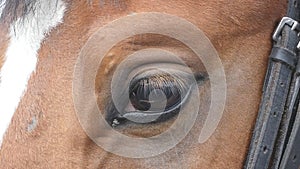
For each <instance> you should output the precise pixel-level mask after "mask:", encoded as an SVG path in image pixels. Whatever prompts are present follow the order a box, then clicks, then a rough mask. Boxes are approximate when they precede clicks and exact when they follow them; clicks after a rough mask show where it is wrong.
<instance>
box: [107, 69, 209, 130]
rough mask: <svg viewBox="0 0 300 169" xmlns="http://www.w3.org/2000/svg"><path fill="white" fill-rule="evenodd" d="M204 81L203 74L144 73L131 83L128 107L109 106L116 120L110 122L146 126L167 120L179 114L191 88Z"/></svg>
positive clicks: (178, 72) (152, 71)
mask: <svg viewBox="0 0 300 169" xmlns="http://www.w3.org/2000/svg"><path fill="white" fill-rule="evenodd" d="M204 80H206V76H205V75H204V74H201V73H200V74H190V73H186V72H182V71H177V70H172V71H170V70H168V71H163V70H157V69H150V70H145V71H142V72H140V73H138V74H137V75H136V76H134V77H133V78H132V80H131V81H130V83H129V86H128V87H129V100H128V105H127V106H126V107H125V108H124V110H123V111H122V112H118V111H116V110H115V108H114V106H110V107H113V109H111V110H110V111H111V113H112V112H114V113H113V116H115V118H109V119H110V121H108V122H109V123H110V124H111V125H112V126H114V127H115V126H117V125H119V124H120V122H126V121H131V122H134V123H137V124H143V123H153V122H162V121H165V120H168V119H170V118H172V117H174V116H175V115H177V114H178V112H179V110H180V109H181V107H182V106H184V103H185V102H186V101H187V100H188V98H189V94H190V92H191V90H192V88H193V87H194V86H197V83H199V82H201V81H204ZM116 112H117V113H116ZM109 114H110V113H109ZM111 115H112V114H111ZM110 117H111V116H110Z"/></svg>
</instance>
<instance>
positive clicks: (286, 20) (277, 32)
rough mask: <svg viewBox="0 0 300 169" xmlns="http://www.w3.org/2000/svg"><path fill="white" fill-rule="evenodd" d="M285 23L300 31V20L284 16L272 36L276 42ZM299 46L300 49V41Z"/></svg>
mask: <svg viewBox="0 0 300 169" xmlns="http://www.w3.org/2000/svg"><path fill="white" fill-rule="evenodd" d="M285 25H288V26H290V27H291V30H292V31H297V32H300V24H299V22H297V21H295V20H294V19H292V18H290V17H283V18H282V19H281V21H280V23H279V25H278V26H277V28H276V30H275V32H274V34H273V37H272V38H273V40H274V41H275V42H277V41H278V39H279V37H280V35H281V31H282V29H283V27H284V26H285ZM298 36H299V33H298ZM297 48H298V49H300V42H299V43H298V45H297Z"/></svg>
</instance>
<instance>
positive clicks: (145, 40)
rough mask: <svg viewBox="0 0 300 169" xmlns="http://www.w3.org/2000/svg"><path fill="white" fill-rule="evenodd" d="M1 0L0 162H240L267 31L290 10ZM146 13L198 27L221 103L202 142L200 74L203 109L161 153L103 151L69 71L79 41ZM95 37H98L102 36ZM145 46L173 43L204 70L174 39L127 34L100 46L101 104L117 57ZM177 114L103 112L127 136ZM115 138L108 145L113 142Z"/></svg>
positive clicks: (227, 0)
mask: <svg viewBox="0 0 300 169" xmlns="http://www.w3.org/2000/svg"><path fill="white" fill-rule="evenodd" d="M0 4H1V6H0V14H1V29H0V34H1V39H0V44H1V45H0V68H1V69H0V70H1V71H0V72H1V74H0V77H1V83H0V102H1V104H0V113H1V120H0V121H1V123H2V124H1V132H0V134H1V137H2V135H3V140H2V144H1V149H0V157H1V158H0V168H24V167H26V168H242V167H243V164H244V161H245V158H246V155H247V152H248V148H249V144H250V140H251V135H252V131H253V128H254V124H255V120H256V116H257V111H258V109H259V103H260V98H261V90H262V85H263V81H264V75H265V72H266V68H267V60H268V56H269V53H270V50H271V43H272V42H271V34H272V33H273V30H274V27H275V25H276V23H277V22H278V21H279V19H280V18H281V17H282V16H284V15H285V13H286V8H287V4H286V1H270V0H267V1H259V0H251V1H246V0H237V1H235V0H211V1H202V0H197V1H191V0H186V1H180V0H172V1H160V0H151V1H145V0H140V1H134V2H133V1H130V0H118V1H117V0H115V1H108V0H107V1H106V0H100V1H93V0H90V1H84V0H73V1H63V0H56V1H41V0H36V1H21V0H16V1H1V3H0ZM151 12H155V13H159V14H161V13H162V14H163V15H158V16H165V15H168V16H169V15H171V16H176V17H178V18H183V20H185V21H187V22H189V23H191V24H192V25H194V26H195V27H197V28H199V29H201V30H202V31H203V32H204V34H205V35H206V37H207V39H209V41H210V42H211V44H212V45H213V46H214V48H215V50H216V51H217V53H218V57H219V59H220V61H221V63H222V66H223V67H224V72H225V76H226V85H227V87H226V102H225V107H224V111H223V115H222V118H221V119H220V121H219V123H218V125H217V127H216V129H215V130H214V132H213V134H212V135H211V136H210V137H209V138H208V140H206V141H204V142H203V143H199V142H198V137H199V133H200V131H201V128H202V127H203V125H204V121H205V117H207V116H208V115H207V111H208V110H209V107H210V101H211V99H212V98H210V95H209V93H210V89H211V84H210V83H209V81H210V80H211V79H210V78H209V77H208V78H206V76H205V73H203V74H201V78H200V80H201V83H200V84H201V85H198V90H199V92H200V94H199V97H200V102H201V105H200V108H199V112H200V113H201V115H198V116H196V118H195V123H194V125H193V127H192V128H191V130H190V131H189V132H188V133H187V135H186V136H185V137H184V138H183V139H182V140H180V142H179V143H178V144H176V145H174V147H172V148H170V149H169V150H167V151H165V152H163V153H160V154H157V155H155V156H149V157H145V158H130V157H126V156H122V155H118V154H115V153H112V152H109V151H106V150H105V148H103V147H101V146H99V145H98V144H96V143H95V141H94V140H93V139H91V138H90V137H89V136H90V135H89V134H87V132H86V130H85V129H84V128H83V127H82V124H81V122H80V119H79V120H78V115H77V113H78V112H77V108H76V105H75V102H76V99H74V93H73V92H74V77H75V76H76V75H77V74H76V73H78V72H80V71H75V72H76V73H74V70H77V67H78V65H79V66H80V64H81V62H82V60H78V57H79V56H81V52H82V49H83V48H84V47H85V44H86V43H87V42H88V41H89V40H90V37H92V36H93V35H94V33H95V32H97V30H98V29H99V28H100V29H101V28H103V27H105V25H109V24H110V23H111V22H113V21H118V20H120V18H123V17H126V16H129V17H130V16H140V15H139V14H140V13H151ZM161 19H162V20H164V18H163V17H162V18H161ZM159 20H160V18H159V17H158V18H156V20H155V21H159ZM179 20H180V19H179ZM164 21H165V20H164ZM176 21H177V20H176ZM114 23H115V22H114ZM120 23H122V24H120V25H121V26H119V27H118V29H117V31H121V30H123V29H124V30H126V29H128V27H125V26H124V25H128V24H126V23H128V22H120ZM180 23H181V22H179V21H178V24H180ZM130 24H132V25H134V24H136V25H139V22H137V23H134V22H132V23H130ZM162 24H163V23H162ZM122 25H123V27H122ZM129 26H130V25H129ZM157 26H159V25H157ZM148 27H151V25H148ZM174 28H176V25H174ZM182 29H183V32H185V31H184V30H185V29H188V28H182ZM186 32H188V31H186ZM115 36H116V37H118V36H119V35H118V32H117V33H116V35H115ZM195 36H196V34H195ZM98 40H99V39H98ZM102 40H103V39H102ZM103 41H104V40H103ZM96 42H97V41H96ZM96 42H95V43H96ZM98 42H99V44H100V43H102V44H103V42H101V38H100V40H99V41H98ZM94 45H96V46H97V45H98V44H97V43H96V44H94ZM104 45H105V43H104ZM100 47H101V45H100ZM147 48H160V49H164V50H165V51H171V52H173V53H176V54H178V56H179V57H180V58H182V59H183V60H184V61H185V63H186V64H187V65H188V67H191V69H192V70H193V71H199V72H205V70H206V68H205V65H204V64H203V63H202V61H201V60H199V59H197V58H196V57H195V56H194V55H195V53H194V52H193V51H191V50H190V49H189V48H188V47H187V46H186V45H185V44H183V43H181V42H180V41H178V40H176V39H174V38H169V37H166V36H164V35H159V34H154V33H148V34H147V33H145V34H142V35H134V36H131V37H128V38H125V39H123V40H122V41H121V42H118V44H116V45H115V46H114V47H113V48H112V49H110V50H109V52H108V53H106V54H105V56H104V58H103V60H102V62H101V65H100V66H99V70H97V72H96V80H95V84H93V85H95V86H96V87H95V90H94V93H96V94H95V95H96V98H97V101H96V102H97V104H98V107H99V109H101V110H104V112H105V110H107V109H108V110H111V109H112V108H110V107H108V108H107V105H111V104H110V103H109V101H108V100H111V99H110V97H111V96H110V93H109V88H110V82H111V81H112V79H113V77H112V76H113V72H114V71H115V70H116V69H117V67H118V65H120V64H121V63H122V61H124V59H126V57H127V56H128V55H133V54H134V52H136V51H139V50H146V49H147ZM87 52H88V50H87ZM91 53H93V52H91ZM89 64H92V65H89V66H93V64H94V62H93V61H91V62H89ZM95 64H96V63H95ZM129 65H130V62H129ZM129 65H127V66H129ZM94 66H97V65H94ZM178 69H179V68H178ZM78 70H79V69H78ZM79 74H80V73H79ZM153 78H154V79H155V76H153ZM157 78H158V79H159V78H161V77H157ZM170 78H171V77H170ZM171 79H172V78H171ZM119 83H122V84H123V82H119ZM178 83H179V82H178ZM124 84H125V82H124ZM85 101H86V102H89V100H88V99H87V100H85ZM82 104H89V103H82ZM137 105H139V104H138V103H137ZM135 106H136V105H135ZM212 106H213V105H212ZM181 107H184V105H182V106H181ZM130 108H131V109H132V107H130ZM135 108H136V107H135ZM199 112H198V113H199ZM175 117H176V116H175ZM175 117H173V116H172V117H165V118H163V119H161V120H159V121H157V122H154V123H149V124H148V123H145V124H143V123H141V124H138V125H137V124H127V123H125V124H123V123H122V121H115V119H113V118H109V117H107V119H106V120H108V121H109V120H110V121H112V124H114V125H116V126H115V127H113V128H115V130H118V132H121V133H123V134H125V135H127V136H132V137H142V138H147V137H151V136H155V135H157V134H160V133H162V132H163V131H165V130H166V129H167V128H169V127H170V126H171V125H172V124H173V123H175V120H176V118H175ZM95 130H96V129H95ZM97 132H98V131H97ZM99 132H100V133H99ZM99 132H98V133H97V134H98V135H101V134H102V133H101V130H100V131H99ZM102 135H105V133H104V134H102ZM103 137H104V136H103ZM108 142H110V141H108ZM111 143H112V144H113V145H114V143H113V142H111ZM118 144H120V143H118ZM118 144H116V145H114V146H115V147H117V148H118ZM161 144H162V145H163V142H162V143H161ZM145 148H147V147H145ZM158 149H160V147H158ZM129 153H130V152H129Z"/></svg>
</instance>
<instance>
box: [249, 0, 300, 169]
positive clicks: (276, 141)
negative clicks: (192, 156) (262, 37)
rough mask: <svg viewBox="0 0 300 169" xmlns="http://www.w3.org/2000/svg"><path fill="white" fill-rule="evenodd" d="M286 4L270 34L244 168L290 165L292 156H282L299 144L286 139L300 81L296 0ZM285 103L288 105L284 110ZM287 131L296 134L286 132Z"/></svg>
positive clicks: (297, 101) (297, 2) (298, 14)
mask: <svg viewBox="0 0 300 169" xmlns="http://www.w3.org/2000/svg"><path fill="white" fill-rule="evenodd" d="M288 6H289V9H288V14H287V16H288V17H285V18H283V20H282V22H281V23H280V25H279V26H278V29H277V30H276V31H275V33H274V36H273V39H274V45H273V49H272V52H271V54H270V59H269V64H268V70H267V74H266V77H265V83H264V87H263V95H262V101H261V105H260V109H259V113H258V117H257V121H256V125H255V128H254V131H253V136H252V140H251V144H250V147H249V153H248V156H247V159H246V162H245V165H244V168H245V169H269V168H274V169H277V168H279V166H280V165H282V167H287V166H288V167H290V166H293V165H291V164H290V162H293V159H292V160H289V161H282V160H285V159H290V157H291V156H293V155H292V154H291V153H289V152H292V151H290V150H291V149H293V148H294V147H295V145H299V144H300V142H299V140H298V141H297V140H296V141H293V142H292V141H290V138H291V137H292V136H297V133H298V130H295V129H294V127H295V125H294V123H293V122H294V121H295V120H293V114H296V113H295V112H296V109H295V105H298V103H299V97H298V93H299V92H298V91H299V90H297V89H298V88H299V87H298V86H297V85H298V84H300V78H299V76H298V74H297V73H295V72H296V69H297V68H298V67H297V68H296V65H297V62H298V58H299V57H298V49H297V45H298V43H299V37H298V33H299V31H300V26H299V24H298V22H296V21H297V20H300V18H299V17H300V9H299V6H300V0H289V4H288ZM297 66H298V65H297ZM298 69H299V70H300V68H298ZM298 80H299V83H298V82H297V81H298ZM287 100H288V101H287ZM292 100H294V101H293V103H292ZM287 103H289V104H287ZM287 107H292V108H291V109H290V111H288V110H289V109H287ZM287 112H288V113H287ZM296 127H297V126H296ZM282 129H284V131H282ZM291 131H293V132H292V133H296V134H290V133H291ZM295 138H296V137H295ZM296 142H298V143H296ZM288 151H289V152H288ZM283 154H284V155H283ZM283 156H284V158H283ZM293 157H294V156H293ZM295 166H296V168H291V169H298V168H299V166H297V164H296V165H295ZM288 169H290V168H288Z"/></svg>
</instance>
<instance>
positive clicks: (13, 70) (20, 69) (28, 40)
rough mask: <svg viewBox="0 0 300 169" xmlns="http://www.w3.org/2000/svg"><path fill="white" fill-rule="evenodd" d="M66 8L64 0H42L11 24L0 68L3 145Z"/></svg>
mask: <svg viewBox="0 0 300 169" xmlns="http://www.w3.org/2000/svg"><path fill="white" fill-rule="evenodd" d="M65 8H66V5H65V3H64V2H62V0H54V1H52V0H51V1H45V0H38V1H37V2H36V8H35V10H34V11H30V12H29V13H28V14H27V15H26V16H25V17H24V18H23V19H21V18H19V19H17V20H16V21H15V22H13V23H12V24H11V25H10V34H9V35H10V42H9V46H8V48H7V51H6V54H5V57H6V58H5V62H4V64H3V66H2V68H1V70H0V78H1V82H0V147H1V142H2V139H3V137H4V134H5V131H6V129H7V128H8V126H9V124H10V121H11V118H12V116H13V114H14V112H15V111H16V108H17V107H18V105H19V102H20V100H21V98H22V96H23V94H24V93H25V91H26V87H27V83H28V80H29V77H30V75H31V74H32V73H33V72H34V71H35V68H36V64H37V52H38V50H39V48H40V46H41V42H42V41H43V39H44V38H45V36H46V35H47V34H48V33H49V32H50V30H51V29H52V28H54V27H56V26H57V25H58V24H59V23H61V22H62V19H63V15H64V11H65ZM24 113H26V112H24Z"/></svg>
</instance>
